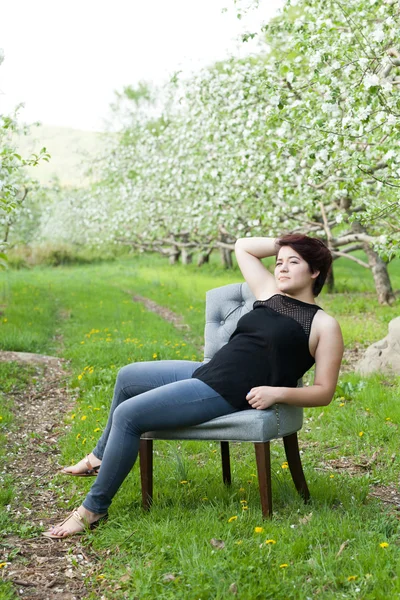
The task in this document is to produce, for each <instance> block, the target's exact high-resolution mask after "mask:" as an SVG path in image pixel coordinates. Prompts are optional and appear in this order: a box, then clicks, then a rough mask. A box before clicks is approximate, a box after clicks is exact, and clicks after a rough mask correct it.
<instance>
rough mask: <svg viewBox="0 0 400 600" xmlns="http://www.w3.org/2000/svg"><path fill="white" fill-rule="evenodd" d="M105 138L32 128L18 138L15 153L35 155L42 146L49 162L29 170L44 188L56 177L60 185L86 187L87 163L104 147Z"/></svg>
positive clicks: (69, 130)
mask: <svg viewBox="0 0 400 600" xmlns="http://www.w3.org/2000/svg"><path fill="white" fill-rule="evenodd" d="M105 135H106V134H104V133H96V132H94V131H81V130H79V129H69V128H68V127H53V126H50V125H41V126H40V127H32V128H31V133H30V135H29V136H21V137H20V140H19V150H20V152H21V154H22V156H27V155H29V154H30V153H31V152H36V153H38V152H39V150H40V149H41V148H43V146H45V147H46V149H47V151H48V152H49V153H50V154H51V160H50V162H48V163H46V162H42V163H41V164H40V165H38V166H37V167H31V168H29V172H30V174H31V175H32V177H34V178H35V179H38V180H39V181H40V182H41V183H43V184H48V183H49V182H50V180H51V178H52V177H53V176H54V175H56V176H57V177H58V178H59V180H60V183H61V184H63V185H70V186H76V187H81V186H85V185H87V184H88V182H89V179H88V178H87V177H86V176H85V171H87V169H88V167H89V166H90V163H91V161H93V159H94V158H95V157H96V156H98V155H99V154H101V153H102V151H104V149H105V148H106V146H107V142H106V137H105Z"/></svg>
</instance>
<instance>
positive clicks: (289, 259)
mask: <svg viewBox="0 0 400 600" xmlns="http://www.w3.org/2000/svg"><path fill="white" fill-rule="evenodd" d="M235 251H236V257H237V261H238V264H239V267H240V269H241V271H242V273H243V276H244V278H245V280H246V281H247V283H248V285H249V287H250V289H251V290H252V292H253V294H254V296H255V297H256V298H257V300H256V302H255V303H254V308H253V310H252V311H250V312H249V313H247V314H245V315H244V316H243V317H241V319H239V321H238V324H237V328H236V330H235V331H234V333H233V334H232V336H231V337H230V340H229V342H228V343H227V344H226V345H225V346H223V347H222V348H221V349H220V350H219V351H218V352H217V353H216V354H215V355H214V357H213V358H212V359H211V360H210V361H209V362H208V363H206V364H202V363H197V362H191V361H175V360H167V361H157V362H146V363H136V364H131V365H127V366H125V367H123V368H122V369H121V370H120V371H119V373H118V377H117V381H116V385H115V390H114V398H113V401H112V405H111V409H110V414H109V418H108V422H107V426H106V428H105V430H104V432H103V434H102V436H101V437H100V440H99V441H98V443H97V445H96V447H95V448H94V450H93V451H92V452H91V453H90V454H89V455H88V456H87V457H86V458H84V459H83V460H81V461H80V462H78V463H77V464H76V465H74V466H71V467H67V468H65V469H64V470H63V472H64V473H66V474H68V475H79V476H88V475H97V478H96V480H95V482H94V484H93V485H92V487H91V489H90V491H89V493H88V494H87V496H86V498H85V500H84V501H83V503H82V505H81V506H80V507H79V508H78V509H77V510H76V511H74V512H73V513H72V514H71V515H69V516H68V517H67V518H66V519H65V520H64V521H63V522H62V523H61V524H59V525H55V526H53V527H52V528H51V529H50V530H49V531H48V532H45V533H44V534H43V535H46V536H47V537H50V538H54V539H62V538H65V537H67V536H70V535H74V534H76V533H80V532H82V531H83V530H84V529H85V527H90V528H93V527H94V526H95V525H96V524H97V523H98V522H99V521H100V520H101V519H102V518H104V517H105V516H106V515H107V512H108V509H109V507H110V505H111V502H112V499H113V497H114V495H115V494H116V493H117V491H118V489H119V487H120V486H121V484H122V482H123V481H124V479H125V477H126V476H127V475H128V473H129V472H130V470H131V469H132V467H133V465H134V463H135V460H136V457H137V454H138V450H139V440H140V436H141V434H143V433H144V432H146V431H154V430H162V429H171V428H177V427H187V426H192V425H197V424H199V423H203V422H205V421H208V420H210V419H214V418H216V417H220V416H223V415H227V414H230V413H234V412H237V411H241V410H244V409H257V410H265V409H267V408H269V407H270V406H272V405H273V404H275V403H279V402H282V403H286V404H293V405H296V406H303V407H306V406H325V405H327V404H329V402H330V401H331V400H332V397H333V395H334V392H335V388H336V383H337V378H338V373H339V367H340V363H341V359H342V354H343V341H342V335H341V331H340V327H339V325H338V323H337V321H336V320H335V319H334V318H333V317H331V316H329V315H327V314H326V313H325V312H324V311H323V310H322V309H321V308H320V307H319V306H317V304H315V301H314V298H315V297H316V296H318V294H319V292H320V291H321V288H322V286H323V284H324V281H325V278H326V275H327V273H328V270H329V268H330V266H331V263H332V257H331V254H330V252H329V250H328V248H327V247H326V246H325V245H324V244H323V243H322V242H321V241H319V240H317V239H314V238H309V237H307V236H304V235H300V234H293V235H286V236H283V237H281V238H280V239H278V240H275V239H272V238H243V239H239V240H237V242H236V246H235ZM274 255H276V265H275V273H274V275H272V274H271V273H270V272H269V271H268V270H267V269H266V268H265V267H264V265H263V263H262V262H261V259H262V258H264V257H267V256H274ZM314 362H315V365H316V368H315V378H314V383H313V385H310V386H307V387H303V388H298V387H296V386H297V381H298V379H300V378H301V377H302V376H303V375H304V373H305V372H306V371H307V370H308V369H310V367H311V366H312V365H313V364H314ZM100 465H101V468H99V467H100ZM97 472H98V474H97Z"/></svg>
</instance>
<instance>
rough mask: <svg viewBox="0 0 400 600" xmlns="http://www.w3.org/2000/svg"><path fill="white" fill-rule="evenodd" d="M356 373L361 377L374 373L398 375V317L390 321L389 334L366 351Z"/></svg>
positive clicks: (399, 367)
mask: <svg viewBox="0 0 400 600" xmlns="http://www.w3.org/2000/svg"><path fill="white" fill-rule="evenodd" d="M356 371H357V372H358V373H361V374H362V375H368V374H370V373H374V372H380V373H386V374H388V375H400V317H396V318H395V319H393V320H392V321H390V323H389V333H388V335H387V336H386V337H385V338H383V340H379V342H375V343H374V344H372V346H370V347H369V348H368V349H367V351H366V352H365V354H364V358H362V359H361V360H360V362H359V363H358V364H357V365H356Z"/></svg>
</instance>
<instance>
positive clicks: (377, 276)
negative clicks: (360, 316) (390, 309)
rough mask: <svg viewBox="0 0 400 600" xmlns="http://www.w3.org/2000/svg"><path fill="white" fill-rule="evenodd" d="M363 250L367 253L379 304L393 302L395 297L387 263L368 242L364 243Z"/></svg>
mask: <svg viewBox="0 0 400 600" xmlns="http://www.w3.org/2000/svg"><path fill="white" fill-rule="evenodd" d="M364 252H365V254H366V255H367V258H368V264H369V268H370V269H371V271H372V276H373V278H374V282H375V289H376V293H377V294H378V302H379V304H393V302H395V300H396V297H395V295H394V293H393V289H392V285H391V283H390V277H389V273H388V270H387V264H386V263H385V261H384V260H382V259H381V257H380V256H379V254H378V253H377V252H375V250H373V249H372V248H371V246H370V245H369V244H365V245H364Z"/></svg>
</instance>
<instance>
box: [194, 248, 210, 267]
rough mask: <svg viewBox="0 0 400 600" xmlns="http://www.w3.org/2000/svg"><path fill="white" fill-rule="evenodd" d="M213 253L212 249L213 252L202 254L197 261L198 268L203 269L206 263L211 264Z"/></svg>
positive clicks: (208, 251)
mask: <svg viewBox="0 0 400 600" xmlns="http://www.w3.org/2000/svg"><path fill="white" fill-rule="evenodd" d="M212 251H213V248H211V250H207V252H202V253H201V254H200V256H199V258H198V260H197V266H198V267H202V266H203V265H205V264H206V263H209V262H210V256H211V252H212Z"/></svg>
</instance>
